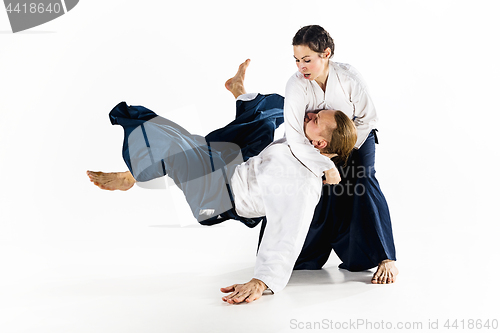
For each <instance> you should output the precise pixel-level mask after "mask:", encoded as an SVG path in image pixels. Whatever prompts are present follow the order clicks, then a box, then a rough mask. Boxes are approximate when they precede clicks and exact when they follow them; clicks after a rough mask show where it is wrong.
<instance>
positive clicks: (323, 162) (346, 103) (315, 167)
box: [284, 60, 377, 176]
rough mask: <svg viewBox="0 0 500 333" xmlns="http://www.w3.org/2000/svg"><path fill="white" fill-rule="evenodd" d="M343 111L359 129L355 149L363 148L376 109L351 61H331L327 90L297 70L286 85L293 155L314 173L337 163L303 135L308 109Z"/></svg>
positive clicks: (288, 133) (287, 130) (288, 135)
mask: <svg viewBox="0 0 500 333" xmlns="http://www.w3.org/2000/svg"><path fill="white" fill-rule="evenodd" d="M324 109H329V110H340V111H342V112H344V113H345V114H347V116H349V117H350V118H351V119H353V120H354V123H355V125H356V129H357V131H358V140H357V142H356V145H355V148H359V147H361V145H362V144H363V143H364V142H365V140H366V138H367V137H368V135H369V134H370V132H371V130H372V129H374V128H375V126H376V123H377V112H376V110H375V107H374V105H373V102H372V100H371V99H370V96H369V95H368V92H367V87H366V84H365V82H364V80H363V78H362V77H361V75H360V74H359V72H358V71H357V70H356V69H355V68H354V67H352V66H351V65H349V64H342V63H337V62H333V61H331V60H330V61H329V72H328V79H327V81H326V91H325V92H323V89H321V88H320V86H319V85H318V84H317V83H316V81H314V80H313V81H310V80H307V79H305V78H304V76H303V75H302V74H301V73H300V72H298V71H297V72H296V73H295V74H294V75H293V76H292V77H291V78H290V79H289V80H288V83H287V85H286V91H285V110H284V114H285V136H286V138H287V141H288V144H289V145H290V148H291V149H292V152H293V154H294V155H295V156H296V157H297V158H298V159H299V160H300V161H301V162H302V163H303V164H304V165H305V166H306V167H307V168H308V169H309V170H311V171H312V172H313V173H314V174H315V175H317V176H319V175H321V174H322V173H323V171H325V170H329V169H332V168H333V167H334V164H333V162H332V161H330V160H329V159H328V158H327V157H325V156H323V155H321V154H319V153H318V150H317V149H315V148H314V146H313V145H311V144H310V143H309V141H308V140H307V138H306V137H305V134H304V116H305V113H306V111H315V110H324Z"/></svg>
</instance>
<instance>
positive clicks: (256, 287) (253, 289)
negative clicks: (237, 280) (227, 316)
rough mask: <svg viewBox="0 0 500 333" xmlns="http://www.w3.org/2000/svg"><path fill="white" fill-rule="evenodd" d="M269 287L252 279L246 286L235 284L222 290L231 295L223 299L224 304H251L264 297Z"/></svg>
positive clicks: (221, 289)
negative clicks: (263, 294)
mask: <svg viewBox="0 0 500 333" xmlns="http://www.w3.org/2000/svg"><path fill="white" fill-rule="evenodd" d="M266 289H267V285H266V284H265V283H264V282H262V281H261V280H259V279H252V280H250V281H249V282H247V283H245V284H233V285H232V286H229V287H226V288H220V291H222V292H223V293H231V294H230V295H227V296H224V297H222V300H223V301H224V302H228V303H229V304H237V303H241V302H244V301H246V302H247V303H250V302H252V301H255V300H257V299H259V298H260V297H261V296H262V293H263V292H264V290H266Z"/></svg>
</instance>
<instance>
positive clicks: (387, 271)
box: [372, 259, 399, 284]
mask: <svg viewBox="0 0 500 333" xmlns="http://www.w3.org/2000/svg"><path fill="white" fill-rule="evenodd" d="M394 263H395V261H394V260H389V259H387V260H384V261H382V262H381V263H380V264H378V268H377V271H376V272H375V274H373V278H372V283H376V284H388V283H394V282H396V276H397V275H398V274H399V270H398V269H397V268H396V265H395V264H394Z"/></svg>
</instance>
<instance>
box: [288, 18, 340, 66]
mask: <svg viewBox="0 0 500 333" xmlns="http://www.w3.org/2000/svg"><path fill="white" fill-rule="evenodd" d="M292 45H293V46H299V45H305V46H307V47H309V48H310V49H311V50H313V51H314V52H317V53H323V52H325V50H326V48H327V47H329V48H330V50H331V51H332V54H331V55H330V58H331V57H332V56H333V51H335V44H334V43H333V38H332V37H330V34H329V33H328V31H326V30H325V29H323V28H322V27H320V26H319V25H308V26H305V27H302V28H300V29H299V31H297V33H296V34H295V36H294V37H293V41H292Z"/></svg>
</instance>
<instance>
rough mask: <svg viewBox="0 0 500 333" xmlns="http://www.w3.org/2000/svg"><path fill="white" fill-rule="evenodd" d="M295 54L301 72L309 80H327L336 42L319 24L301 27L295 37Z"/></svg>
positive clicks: (293, 43)
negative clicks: (329, 63)
mask: <svg viewBox="0 0 500 333" xmlns="http://www.w3.org/2000/svg"><path fill="white" fill-rule="evenodd" d="M292 45H293V56H294V58H295V61H296V63H297V68H298V70H299V72H300V73H301V74H302V75H304V78H305V79H307V80H316V81H317V82H318V83H320V82H324V81H326V78H327V76H328V60H329V59H330V57H331V56H332V55H333V51H334V49H335V44H334V43H333V39H332V37H330V35H329V34H328V32H327V31H326V30H325V29H323V28H322V27H320V26H319V25H309V26H306V27H303V28H301V29H300V30H299V31H297V33H296V34H295V36H294V37H293V42H292Z"/></svg>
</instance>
